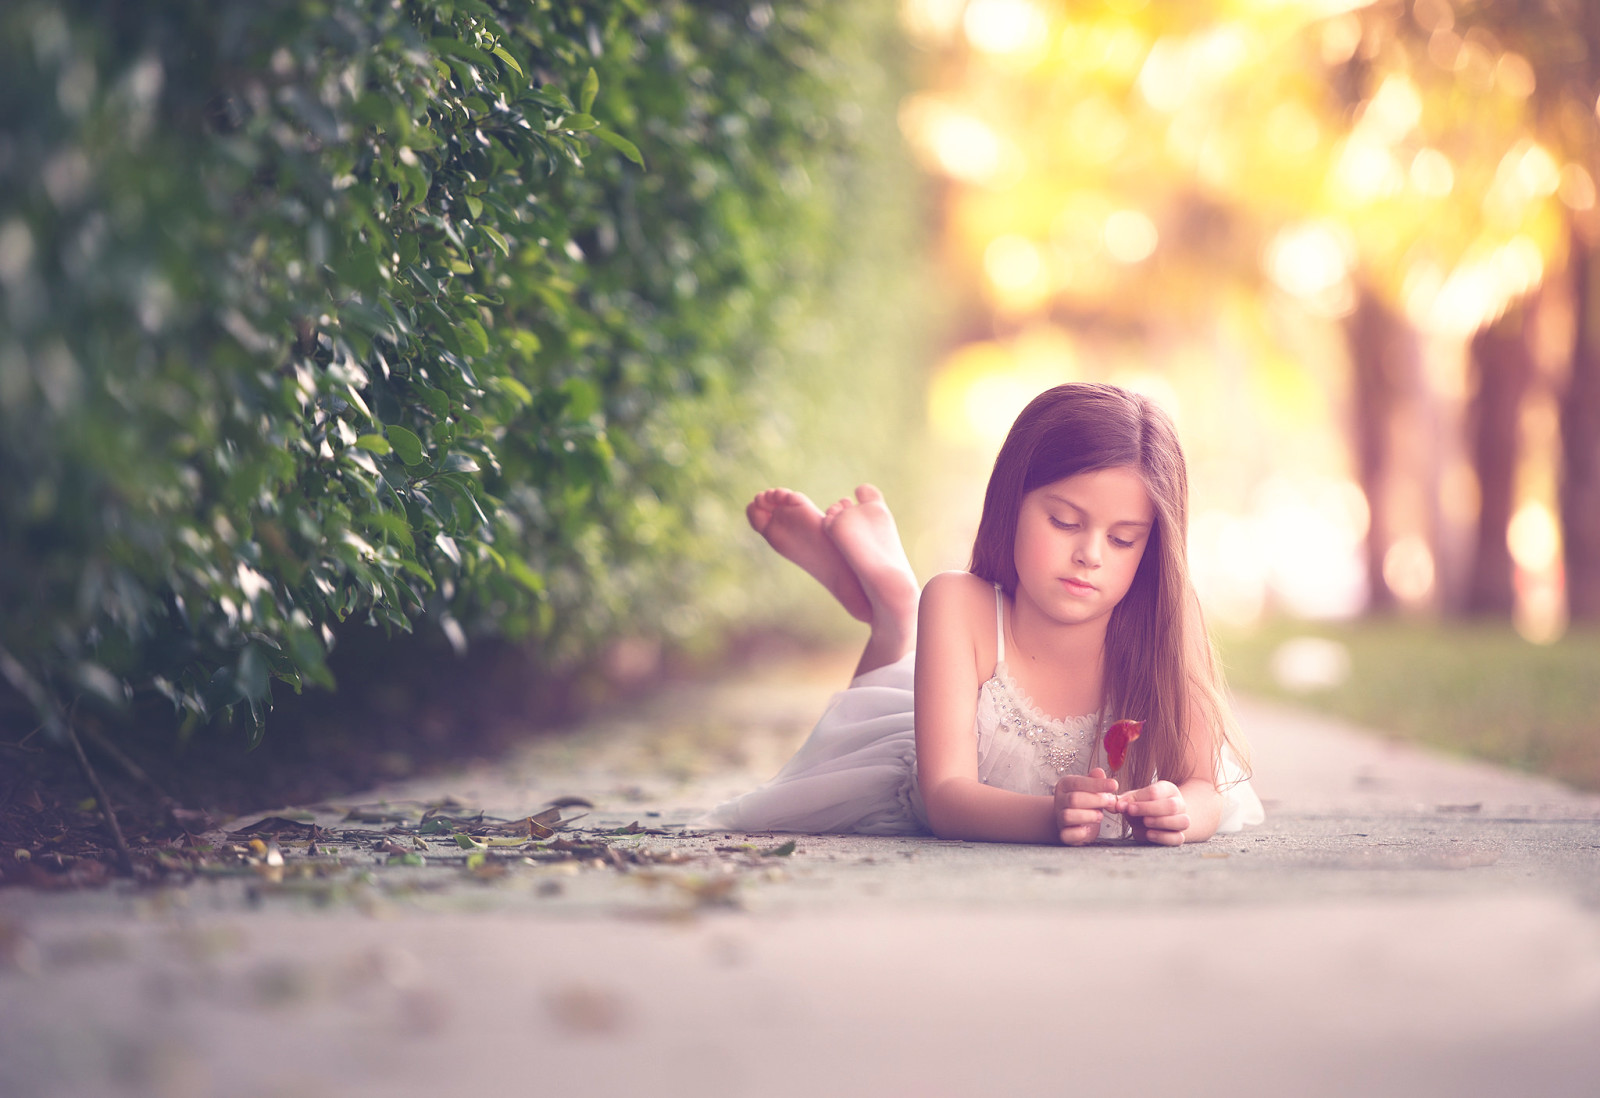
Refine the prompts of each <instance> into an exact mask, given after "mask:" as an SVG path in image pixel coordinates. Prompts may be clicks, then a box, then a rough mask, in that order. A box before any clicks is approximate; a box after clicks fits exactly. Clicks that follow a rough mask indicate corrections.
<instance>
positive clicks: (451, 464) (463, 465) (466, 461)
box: [439, 454, 480, 473]
mask: <svg viewBox="0 0 1600 1098" xmlns="http://www.w3.org/2000/svg"><path fill="white" fill-rule="evenodd" d="M479 468H480V466H479V465H478V461H477V459H476V458H474V457H473V456H472V455H470V454H451V455H450V456H449V457H447V458H445V459H444V461H442V462H440V463H439V472H441V473H476V472H477V471H478V469H479Z"/></svg>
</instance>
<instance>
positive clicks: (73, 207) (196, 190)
mask: <svg viewBox="0 0 1600 1098" xmlns="http://www.w3.org/2000/svg"><path fill="white" fill-rule="evenodd" d="M886 8H887V5H866V6H859V7H858V6H852V5H849V4H845V3H837V2H821V0H819V2H815V3H808V4H790V5H778V6H773V5H769V4H755V5H747V4H711V5H704V4H699V5H697V4H688V3H678V2H671V0H669V2H665V3H643V2H639V0H614V2H609V3H607V2H588V3H571V4H560V5H556V4H552V3H548V2H545V0H532V2H526V0H519V2H511V0H502V2H495V3H484V2H482V0H394V2H391V0H160V2H156V0H148V2H132V3H130V2H120V3H117V2H111V0H99V2H96V0H67V2H53V0H10V2H8V3H7V4H6V5H5V6H4V8H3V10H0V114H3V116H4V117H5V118H6V120H7V122H6V128H5V131H4V133H3V134H0V309H3V316H4V321H3V328H0V470H3V474H4V475H3V476H0V555H3V562H4V568H3V569H0V648H3V650H4V651H7V652H9V653H10V654H11V655H12V656H14V657H15V659H14V660H12V661H8V666H10V667H11V668H12V670H13V671H14V675H13V677H16V675H24V676H26V677H27V678H28V680H29V681H30V682H31V683H32V684H34V685H40V686H43V687H44V690H45V692H47V693H48V694H49V696H50V697H51V698H52V699H54V700H53V701H52V703H51V704H52V705H60V704H64V703H67V702H69V701H70V700H71V699H73V698H76V697H80V696H88V697H94V698H98V699H100V701H101V702H103V703H105V704H108V705H112V706H125V705H126V703H127V702H128V701H129V700H130V699H132V698H134V697H135V696H136V695H137V694H138V693H139V692H144V691H152V690H153V691H159V692H160V693H161V694H163V695H165V696H166V697H167V698H168V699H170V700H171V702H172V703H173V705H174V707H175V710H176V712H177V713H178V714H180V715H181V717H182V718H183V720H184V721H185V722H186V726H187V727H192V726H193V725H195V724H197V723H200V722H204V721H206V720H209V719H211V718H212V717H214V716H216V715H217V714H218V713H220V712H226V713H228V714H230V715H231V714H232V712H233V711H234V709H235V708H236V707H239V706H243V707H244V708H245V709H246V710H247V711H248V712H249V714H250V717H251V720H250V722H249V726H250V727H251V728H252V729H253V735H254V737H255V738H257V739H258V738H259V736H260V734H261V730H262V728H263V725H264V722H265V719H266V714H267V712H268V710H269V708H270V704H271V696H272V689H273V681H274V680H279V681H282V682H285V683H287V684H289V685H290V686H292V687H293V688H294V689H296V690H299V689H300V688H301V687H302V685H303V684H305V683H307V682H311V683H317V684H321V685H331V676H330V675H329V673H328V670H327V665H326V655H327V652H328V649H329V646H330V645H331V644H332V642H333V639H334V633H333V628H334V627H335V626H336V625H337V624H338V623H340V622H344V621H347V620H351V621H361V620H365V621H369V622H372V623H374V624H377V625H380V626H383V627H385V628H387V629H390V630H408V629H410V628H412V623H413V622H414V621H418V620H427V621H430V622H433V623H436V625H437V627H438V628H440V629H442V630H443V631H444V633H445V634H446V636H448V637H449V638H450V640H451V642H452V644H454V645H455V646H456V647H457V648H462V647H463V646H464V645H465V643H466V637H467V635H468V634H470V633H473V632H495V633H501V634H505V635H509V636H512V637H515V638H525V639H527V641H528V643H530V644H533V645H535V646H536V648H537V650H538V651H539V652H540V653H541V654H542V656H543V658H544V659H545V660H546V661H547V662H549V663H552V664H557V663H561V662H563V661H570V660H573V659H575V658H578V657H581V656H582V655H584V654H586V653H589V652H592V651H594V650H595V649H596V647H597V646H598V645H600V644H602V643H603V642H604V641H606V640H607V639H608V638H611V637H614V636H617V635H621V634H644V635H665V636H668V637H669V638H678V639H692V638H693V637H695V636H698V635H703V634H704V633H706V632H707V631H708V630H711V629H713V628H715V627H716V626H718V625H719V624H722V623H725V622H726V621H727V620H730V619H733V618H738V617H741V616H745V615H748V614H749V613H750V612H751V606H750V600H749V599H748V598H746V597H744V596H743V594H742V592H744V591H746V590H748V583H749V576H748V571H741V570H740V568H739V566H738V565H739V562H740V559H741V554H739V553H730V552H729V551H728V541H729V538H730V537H732V536H734V534H735V532H736V531H737V529H738V528H737V525H736V523H737V521H738V518H737V510H736V508H733V507H730V506H729V503H730V502H731V501H733V500H738V499H739V498H740V497H741V495H742V493H743V492H745V491H747V490H748V489H749V487H750V486H751V477H752V476H754V475H756V474H758V473H759V472H763V471H765V470H768V469H774V468H783V467H784V466H785V464H786V463H788V462H791V461H801V462H803V461H804V460H805V454H806V450H807V449H815V448H816V445H815V444H816V441H817V440H816V437H815V436H808V435H806V432H808V431H812V430H815V429H818V428H819V427H822V426H824V425H829V424H831V425H832V426H833V428H834V430H835V435H836V437H839V438H841V439H842V440H843V441H842V442H840V443H839V444H838V445H836V446H827V447H824V449H827V450H828V452H829V454H830V456H832V457H838V456H842V455H849V456H850V460H851V461H853V462H854V463H856V464H861V463H870V462H871V461H872V455H874V454H882V453H885V452H887V449H888V446H889V445H890V444H891V442H893V441H894V435H893V432H894V431H895V430H896V429H897V425H901V424H903V425H907V426H909V425H910V424H911V423H912V422H913V421H914V419H915V418H916V417H912V416H910V415H909V414H908V413H907V412H906V409H907V408H912V407H915V406H916V403H917V402H916V401H915V400H906V399H905V397H904V395H902V396H901V398H900V399H901V404H900V405H899V406H898V407H897V409H896V410H895V411H893V412H891V413H888V414H886V415H883V416H881V417H880V423H879V426H880V427H881V428H882V429H881V430H876V431H864V430H861V429H859V425H858V424H852V422H851V421H850V420H849V416H850V415H857V416H859V415H861V414H862V412H861V409H862V408H863V407H864V406H865V403H866V402H865V397H866V396H870V395H871V393H870V390H871V385H872V384H876V385H877V386H879V399H881V400H888V399H892V398H891V396H890V394H893V393H895V392H897V391H900V392H902V394H903V389H902V388H901V387H902V386H903V385H904V383H905V381H906V378H907V377H908V376H909V371H910V369H911V355H910V353H908V345H907V344H906V343H905V341H904V340H903V339H897V338H895V336H894V334H893V333H894V330H895V329H896V327H897V326H899V325H902V324H907V323H909V321H908V319H907V318H908V317H909V316H911V315H913V313H914V309H915V301H914V300H913V296H912V294H911V293H910V292H909V290H908V288H907V287H902V286H900V285H897V284H896V283H895V282H894V280H893V274H892V272H893V271H896V270H898V269H899V268H900V265H901V264H902V263H903V260H904V255H905V252H906V249H907V247H908V246H909V244H908V242H909V241H910V240H911V239H912V238H913V237H914V235H915V233H916V217H915V208H914V202H912V201H911V200H910V198H909V196H908V194H907V191H906V189H905V186H904V185H905V184H906V183H908V182H909V173H908V172H907V170H906V169H905V168H904V167H903V165H902V164H901V159H900V154H899V151H898V147H897V143H896V141H895V140H894V136H893V133H892V111H893V105H894V103H895V101H896V99H897V98H898V94H899V89H898V85H897V83H896V81H897V79H898V72H897V70H896V68H895V62H894V58H895V56H896V55H897V50H898V46H897V45H896V43H895V41H894V28H893V25H892V12H889V11H887V10H885V9H886ZM886 119H887V120H888V121H887V123H886V122H885V120H886ZM891 187H899V188H900V189H898V190H893V189H891ZM870 294H877V295H879V296H877V297H871V296H868V295H870ZM847 348H848V352H849V353H848V354H846V353H842V352H844V351H845V350H846V349H847ZM868 375H871V376H872V377H874V378H876V379H878V380H877V381H876V382H873V383H871V384H866V383H863V381H862V379H863V378H864V377H866V376H868ZM852 386H855V387H856V388H855V391H852ZM841 409H842V410H844V414H843V415H842V416H841V415H840V414H838V412H839V410H841Z"/></svg>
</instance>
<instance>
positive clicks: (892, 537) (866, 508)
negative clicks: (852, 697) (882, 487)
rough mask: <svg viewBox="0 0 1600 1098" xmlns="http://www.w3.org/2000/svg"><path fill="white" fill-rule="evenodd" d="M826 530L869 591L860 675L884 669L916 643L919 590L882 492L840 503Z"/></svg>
mask: <svg viewBox="0 0 1600 1098" xmlns="http://www.w3.org/2000/svg"><path fill="white" fill-rule="evenodd" d="M822 528H823V530H824V532H825V533H826V534H827V536H828V539H829V540H830V541H831V542H832V543H833V544H834V546H836V547H837V550H838V552H839V554H840V556H841V558H842V559H843V560H844V561H845V563H846V564H847V565H848V566H849V567H850V569H851V571H852V572H853V573H854V575H855V578H856V580H857V581H858V583H859V584H860V587H861V590H862V591H863V592H865V595H866V599H867V603H868V605H869V606H870V608H871V614H870V616H869V617H868V618H867V619H866V620H867V621H868V622H869V623H870V624H871V626H872V635H871V636H870V637H868V638H867V647H866V649H865V650H863V651H862V653H861V662H860V663H859V664H857V666H856V674H857V675H864V674H866V673H867V672H868V671H871V670H874V669H875V668H879V667H886V666H888V665H889V664H891V663H894V662H895V661H896V660H898V659H900V658H901V657H902V656H904V655H905V654H906V653H907V652H910V651H911V650H912V649H913V648H914V647H916V643H917V597H918V595H919V594H920V592H921V588H920V587H918V585H917V577H916V574H915V573H914V572H912V570H911V562H910V561H909V560H908V559H906V551H905V547H904V546H903V545H901V543H900V532H899V530H898V529H897V528H896V527H895V523H894V516H893V515H891V514H890V513H889V508H888V506H887V505H885V504H884V502H883V493H882V492H880V491H878V490H877V489H876V488H874V487H873V486H872V485H870V484H863V485H862V486H861V487H859V488H857V489H856V498H855V499H854V500H848V499H841V500H840V501H839V502H838V503H835V504H834V505H833V506H832V507H829V508H828V510H827V512H826V513H825V514H824V515H823V516H822Z"/></svg>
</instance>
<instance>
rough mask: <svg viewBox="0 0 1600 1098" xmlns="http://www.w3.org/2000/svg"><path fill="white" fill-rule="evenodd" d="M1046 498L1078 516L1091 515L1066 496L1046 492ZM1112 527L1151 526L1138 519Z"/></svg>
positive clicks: (1116, 523)
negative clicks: (1068, 508) (1062, 505)
mask: <svg viewBox="0 0 1600 1098" xmlns="http://www.w3.org/2000/svg"><path fill="white" fill-rule="evenodd" d="M1044 498H1045V499H1049V500H1054V501H1055V502H1057V503H1064V504H1066V505H1067V506H1068V507H1070V508H1072V509H1073V510H1074V511H1076V512H1078V514H1080V515H1087V514H1088V513H1089V512H1088V511H1086V510H1084V509H1083V508H1082V507H1080V506H1078V505H1077V504H1076V503H1073V502H1072V501H1071V500H1070V499H1068V498H1067V497H1066V496H1058V495H1056V494H1055V493H1054V492H1046V493H1045V497H1044ZM1111 525H1112V526H1137V527H1139V528H1140V529H1141V530H1148V529H1149V528H1150V525H1151V524H1150V523H1148V522H1141V521H1139V520H1138V519H1123V520H1121V521H1120V522H1113V523H1112V524H1111Z"/></svg>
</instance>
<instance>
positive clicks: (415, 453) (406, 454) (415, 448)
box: [384, 423, 423, 465]
mask: <svg viewBox="0 0 1600 1098" xmlns="http://www.w3.org/2000/svg"><path fill="white" fill-rule="evenodd" d="M384 433H385V434H387V435H388V436H389V444H390V445H391V446H393V447H394V452H395V453H397V454H399V455H400V460H401V461H403V462H405V463H406V464H407V465H421V464H422V454H423V450H422V440H421V439H420V438H418V437H417V436H416V435H414V434H412V433H411V432H410V431H408V430H406V429H405V428H404V427H396V426H395V425H394V424H392V423H391V424H390V425H389V426H387V427H385V428H384Z"/></svg>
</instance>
